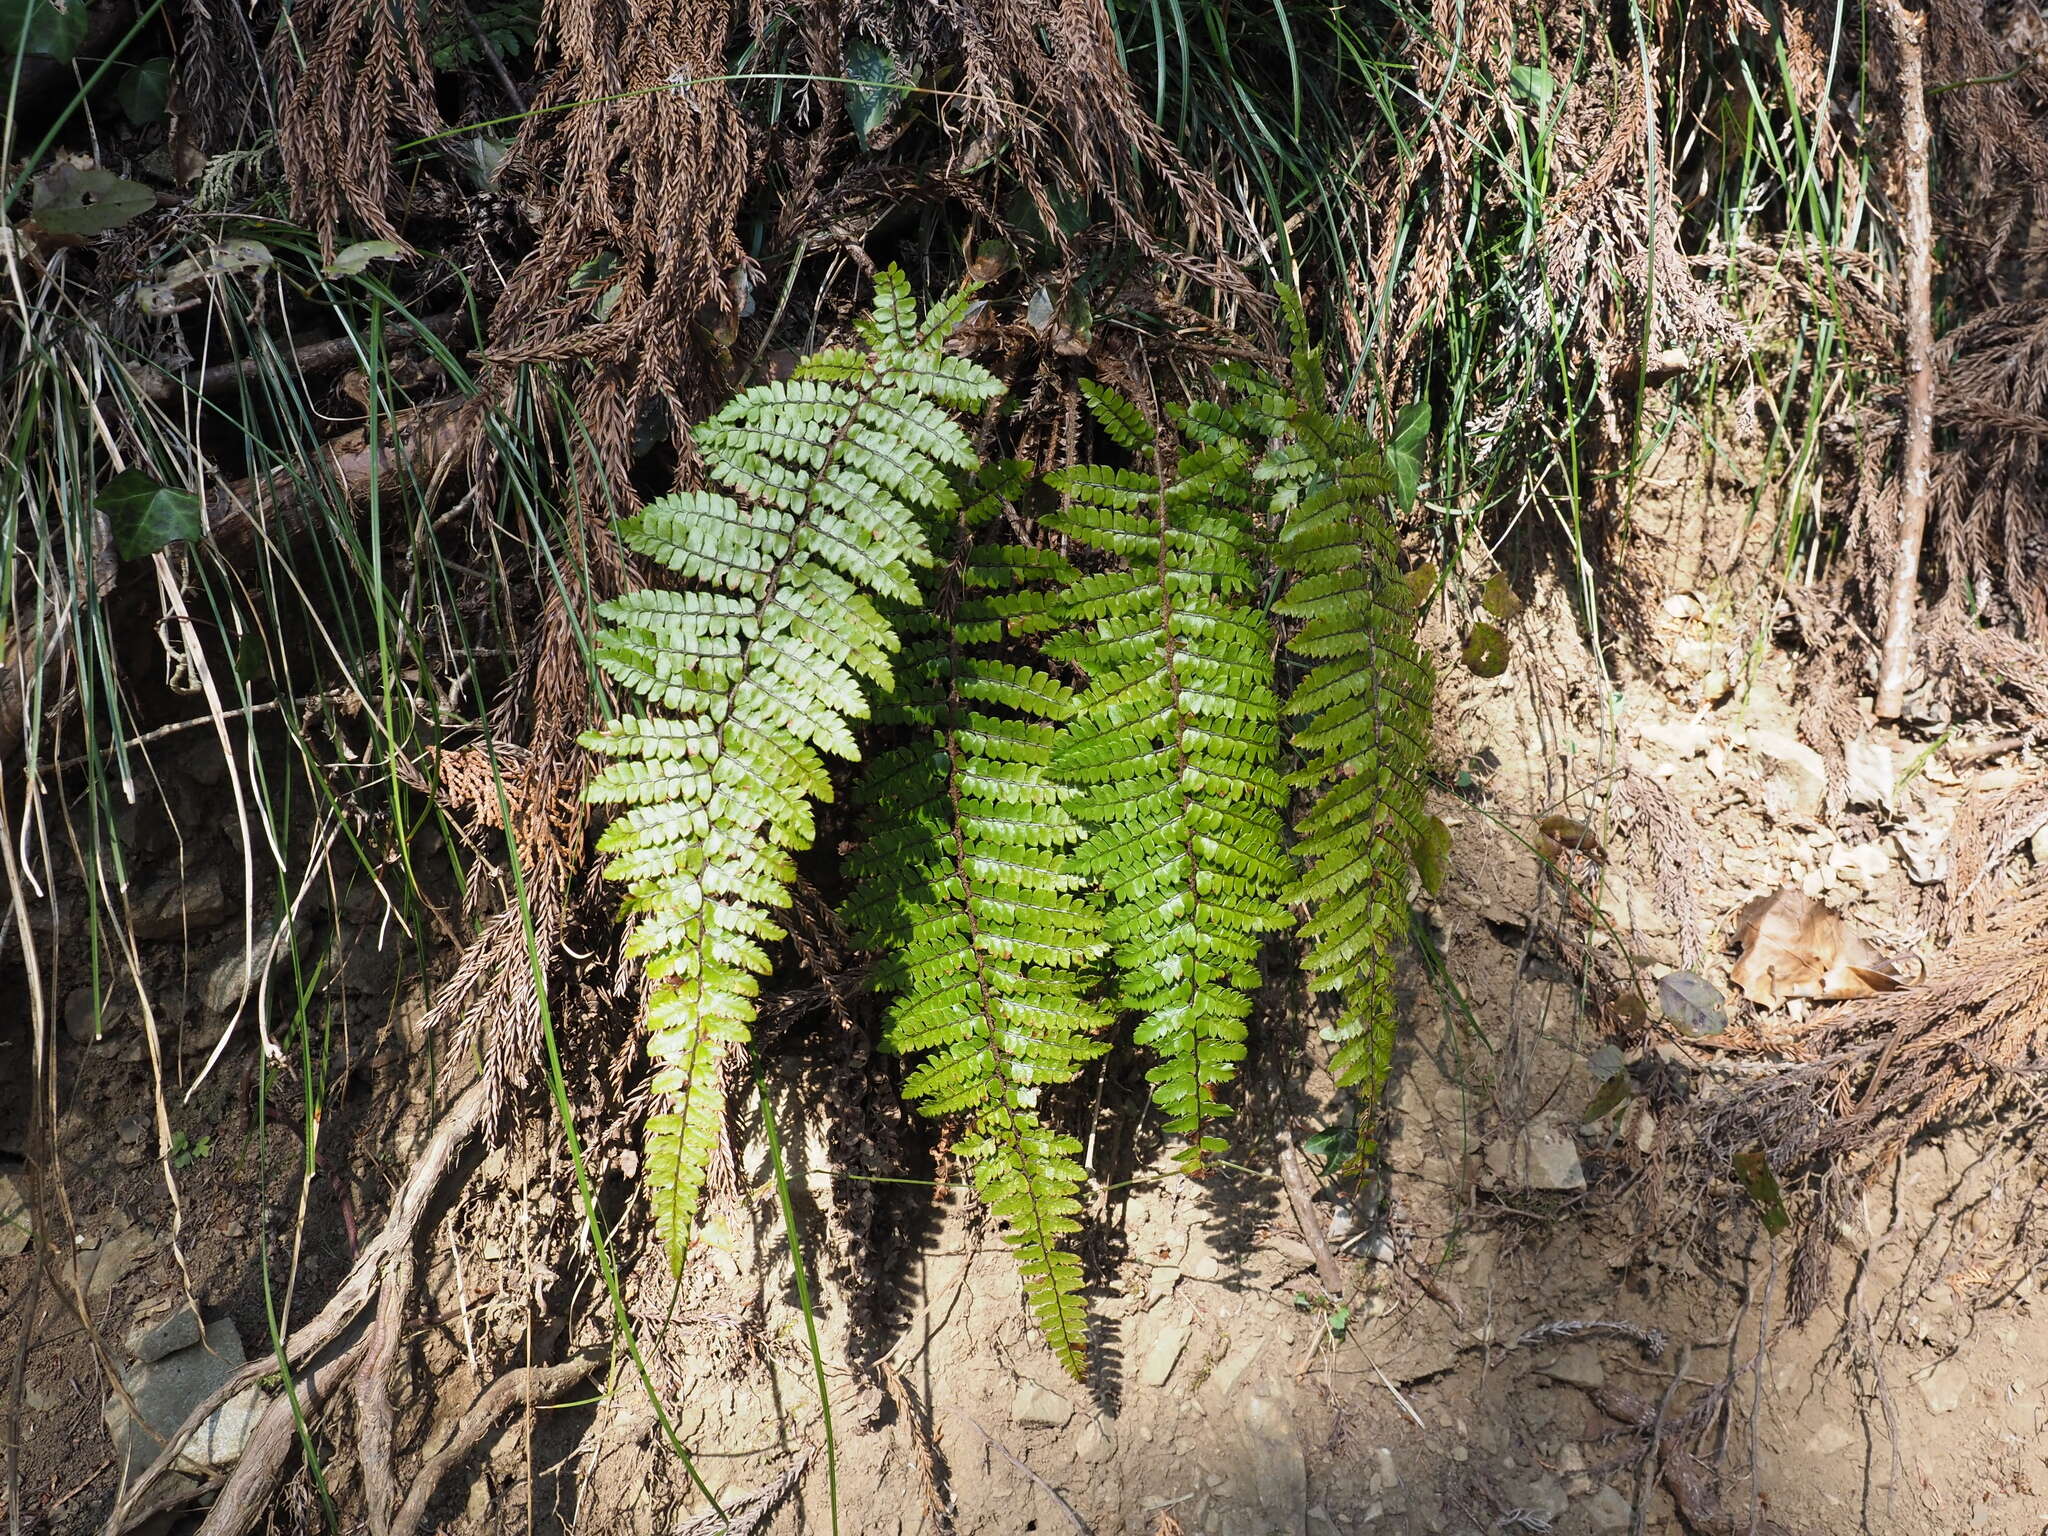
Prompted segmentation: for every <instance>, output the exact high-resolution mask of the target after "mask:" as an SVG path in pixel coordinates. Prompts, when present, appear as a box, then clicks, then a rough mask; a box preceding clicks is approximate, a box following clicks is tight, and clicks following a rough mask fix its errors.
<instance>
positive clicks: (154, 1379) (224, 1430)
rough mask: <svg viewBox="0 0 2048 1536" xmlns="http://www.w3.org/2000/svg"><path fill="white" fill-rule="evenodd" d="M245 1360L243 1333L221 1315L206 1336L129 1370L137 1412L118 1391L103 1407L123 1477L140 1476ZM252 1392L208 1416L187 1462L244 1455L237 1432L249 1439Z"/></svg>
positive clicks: (126, 1383) (127, 1381)
mask: <svg viewBox="0 0 2048 1536" xmlns="http://www.w3.org/2000/svg"><path fill="white" fill-rule="evenodd" d="M241 1363H242V1339H241V1335H239V1334H238V1333H236V1332H235V1325H234V1324H233V1323H232V1322H230V1321H228V1319H226V1318H224V1317H222V1318H216V1319H214V1321H212V1322H211V1323H208V1324H207V1325H206V1330H205V1333H204V1336H203V1337H202V1338H201V1340H200V1341H199V1342H198V1343H197V1344H194V1345H192V1346H191V1347H190V1348H187V1349H180V1350H177V1351H174V1352H173V1353H171V1354H168V1355H165V1356H163V1357H162V1358H161V1359H159V1360H153V1361H147V1362H144V1363H142V1364H138V1365H136V1366H134V1367H132V1368H131V1369H129V1370H127V1371H124V1372H123V1373H122V1375H121V1385H122V1386H123V1387H125V1388H126V1389H127V1392H128V1395H129V1397H131V1398H133V1399H134V1401H135V1408H134V1412H133V1413H132V1414H131V1412H130V1411H129V1407H128V1404H127V1403H126V1402H124V1401H123V1400H122V1398H121V1397H120V1396H119V1395H118V1394H116V1395H115V1396H113V1397H110V1398H109V1399H107V1405H106V1409H105V1412H104V1416H105V1419H106V1425H107V1432H108V1434H110V1435H111V1436H112V1437H113V1440H114V1451H115V1459H116V1460H117V1461H118V1462H119V1463H120V1464H121V1467H122V1476H124V1477H130V1478H132V1477H135V1476H136V1475H138V1474H139V1473H140V1472H141V1471H142V1469H143V1468H145V1467H147V1466H148V1465H149V1464H150V1463H151V1462H152V1461H154V1460H155V1459H156V1458H157V1456H158V1455H159V1454H160V1453H161V1450H162V1446H161V1444H160V1440H161V1439H162V1438H163V1437H168V1436H170V1435H171V1434H174V1433H175V1432H176V1431H177V1428H178V1426H179V1425H180V1424H183V1423H184V1422H185V1417H186V1415H187V1414H189V1413H191V1411H192V1410H193V1409H194V1408H197V1407H198V1406H199V1405H200V1404H201V1403H202V1402H204V1401H205V1400H206V1399H207V1398H209V1397H211V1396H212V1395H213V1394H214V1393H215V1392H216V1391H218V1390H219V1389H220V1387H221V1386H222V1385H223V1384H224V1383H225V1382H226V1381H227V1379H228V1378H229V1377H230V1376H232V1375H234V1373H235V1369H236V1367H238V1366H239V1365H241ZM250 1395H253V1394H244V1397H242V1398H236V1399H235V1400H234V1401H233V1402H230V1403H227V1404H225V1405H223V1406H222V1407H221V1408H220V1409H219V1410H218V1411H217V1412H216V1413H214V1414H213V1415H212V1416H211V1417H209V1418H208V1420H207V1421H206V1424H205V1426H204V1427H203V1428H202V1430H201V1433H200V1435H199V1436H198V1437H196V1438H195V1439H194V1441H193V1443H192V1445H191V1446H190V1447H189V1448H188V1450H187V1452H186V1456H185V1460H186V1461H187V1462H190V1463H194V1464H197V1465H199V1466H202V1467H208V1468H210V1467H214V1466H220V1465H225V1464H227V1463H226V1462H223V1461H219V1460H215V1459H214V1458H216V1457H226V1458H227V1461H232V1460H233V1459H234V1457H235V1456H238V1455H240V1454H241V1445H242V1441H241V1440H235V1439H234V1436H235V1434H236V1433H238V1432H239V1433H240V1434H241V1435H242V1440H246V1439H247V1425H248V1422H249V1419H250V1413H251V1410H250V1407H249V1405H248V1404H247V1403H246V1402H245V1401H244V1398H245V1397H248V1396H250ZM231 1409H232V1410H234V1412H232V1413H231V1412H230V1410H231ZM138 1419H139V1420H140V1422H138ZM145 1425H147V1426H149V1427H148V1428H145V1427H144V1426H145ZM151 1430H154V1431H155V1433H154V1434H152V1433H151Z"/></svg>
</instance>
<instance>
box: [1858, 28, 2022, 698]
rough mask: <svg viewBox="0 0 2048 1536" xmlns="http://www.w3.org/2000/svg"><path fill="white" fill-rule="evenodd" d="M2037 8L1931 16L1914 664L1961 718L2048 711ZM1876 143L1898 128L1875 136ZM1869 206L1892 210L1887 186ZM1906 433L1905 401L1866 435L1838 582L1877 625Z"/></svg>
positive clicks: (1883, 60) (1878, 91) (1885, 60)
mask: <svg viewBox="0 0 2048 1536" xmlns="http://www.w3.org/2000/svg"><path fill="white" fill-rule="evenodd" d="M2030 9H2031V8H2030V7H2021V6H2007V7H2002V8H2001V7H1985V6H1982V5H1978V4H1974V3H1964V0H1938V3H1935V4H1932V5H1929V6H1928V7H1927V10H1926V44H1925V47H1926V74H1927V79H1928V81H1929V84H1930V91H1929V97H1930V99H1929V101H1928V110H1929V113H1930V115H1931V117H1932V119H1933V124H1934V130H1935V149H1934V154H1935V163H1934V170H1933V185H1934V192H1935V222H1936V228H1935V234H1936V240H1937V246H1938V249H1939V251H1940V252H1941V257H1942V270H1941V272H1940V274H1939V284H1940V287H1939V289H1938V291H1937V297H1936V313H1935V323H1936V330H1937V351H1936V363H1937V368H1938V373H1937V378H1936V384H1935V401H1936V426H1937V434H1936V440H1935V456H1934V464H1933V472H1932V481H1933V497H1932V508H1931V517H1930V525H1929V530H1928V536H1927V546H1926V554H1925V556H1924V558H1923V564H1922V576H1923V584H1924V585H1925V586H1926V587H1928V588H1930V589H1931V591H1932V593H1933V594H1934V599H1933V603H1934V606H1933V611H1932V612H1930V613H1929V614H1928V615H1927V618H1926V622H1925V623H1924V624H1923V625H1922V626H1921V634H1920V638H1919V644H1918V659H1919V663H1920V667H1921V671H1922V674H1923V675H1924V677H1925V679H1926V687H1927V689H1928V692H1927V693H1926V694H1924V695H1923V698H1924V699H1925V700H1926V702H1927V703H1929V704H1932V705H1934V706H1936V707H1942V708H1951V709H1957V710H1963V709H1968V710H1971V711H1977V710H1982V709H1985V708H1993V707H2000V703H2001V701H2000V694H2001V692H2002V691H2003V692H2005V693H2007V694H2017V695H2018V696H2019V698H2020V699H2022V700H2025V701H2028V703H2027V707H2029V708H2032V709H2038V708H2041V707H2043V706H2044V705H2048V649H2044V642H2048V476H2044V470H2048V461H2044V459H2043V456H2042V440H2043V437H2044V435H2048V301H2044V300H2043V299H2042V298H2041V294H2042V293H2043V291H2044V290H2048V268H2044V267H2043V265H2042V258H2041V254H2040V250H2041V245H2042V242H2041V239H2040V231H2041V229H2042V227H2043V222H2042V221H2043V219H2044V218H2048V204H2044V203H2043V201H2042V199H2041V196H2040V190H2039V189H2040V188H2041V187H2042V186H2044V185H2048V72H2044V69H2043V65H2044V63H2048V49H2044V48H2043V47H2042V46H2041V39H2040V38H2039V37H2038V36H2037V35H2036V33H2037V32H2038V30H2039V27H2040V22H2039V16H2038V13H2035V14H2034V15H2033V16H2032V27H2031V29H2030V28H2029V26H2027V25H2025V23H2026V21H2027V17H2026V16H2024V15H2023V14H2022V13H2023V12H2026V11H2029V10H2030ZM2001 12H2002V14H2000V13H2001ZM1881 33H1882V29H1879V34H1880V35H1876V36H1874V37H1873V41H1872V46H1871V47H1870V51H1869V57H1868V66H1869V70H1870V77H1871V81H1872V85H1873V87H1874V95H1873V98H1872V99H1874V100H1877V101H1883V100H1884V99H1885V92H1886V90H1887V89H1888V87H1889V86H1890V85H1891V83H1892V75H1893V70H1894V62H1893V60H1892V59H1891V58H1890V56H1889V50H1888V46H1887V44H1886V41H1885V39H1884V37H1883V36H1882V35H1881ZM1877 131H1878V132H1879V133H1880V134H1885V133H1891V132H1895V128H1894V127H1893V125H1891V124H1890V123H1889V122H1886V121H1882V120H1881V121H1880V122H1879V124H1878V127H1877ZM1879 147H1880V148H1882V147H1883V146H1882V145H1880V146H1879ZM1879 163H1880V164H1882V163H1883V157H1882V156H1880V158H1879ZM1880 180H1882V178H1880ZM1874 190H1875V191H1876V192H1877V193H1878V194H1879V195H1880V196H1883V197H1886V198H1888V199H1893V200H1896V198H1897V197H1898V196H1899V191H1898V189H1897V188H1894V187H1890V186H1888V185H1882V184H1881V185H1879V186H1878V187H1877V188H1875V189H1874ZM1898 417H1899V407H1898V402H1897V401H1896V399H1880V400H1879V401H1877V402H1876V403H1875V404H1874V405H1873V406H1872V407H1871V408H1870V409H1868V410H1866V411H1865V412H1864V414H1863V418H1862V420H1861V422H1860V424H1859V430H1858V431H1857V433H1856V434H1855V435H1856V437H1857V439H1858V441H1857V443H1856V446H1855V450H1854V453H1855V462H1856V467H1857V474H1856V478H1855V495H1854V499H1853V504H1852V508H1851V522H1850V530H1851V531H1850V538H1849V541H1848V549H1849V552H1850V559H1849V560H1848V561H1847V562H1846V567H1845V571H1844V575H1845V577H1846V583H1847V587H1848V592H1849V594H1850V596H1851V598H1852V599H1853V600H1854V601H1856V602H1857V604H1858V605H1859V606H1862V607H1865V608H1866V609H1870V608H1874V606H1875V604H1876V603H1877V601H1878V599H1879V594H1881V593H1882V592H1883V591H1884V589H1885V588H1886V586H1887V585H1888V584H1889V582H1890V579H1891V567H1892V563H1893V560H1894V558H1895V551H1896V545H1897V538H1896V530H1897V528H1898V520H1899V479H1898V465H1897V460H1898V457H1899V443H1900V441H1901V436H1900V432H1899V424H1898ZM1987 626H1988V627H1987ZM2010 702H2011V701H2010V699H2007V700H2006V701H2005V705H2006V706H2008V707H2009V705H2010Z"/></svg>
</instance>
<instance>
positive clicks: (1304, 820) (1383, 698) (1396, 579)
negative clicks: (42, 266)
mask: <svg viewBox="0 0 2048 1536" xmlns="http://www.w3.org/2000/svg"><path fill="white" fill-rule="evenodd" d="M1281 297H1282V300H1283V303H1284V306H1285V308H1286V311H1287V314H1288V318H1289V320H1290V322H1291V324H1292V328H1293V331H1294V342H1295V345H1294V378H1293V380H1292V382H1291V384H1289V385H1288V386H1286V387H1285V388H1282V387H1280V386H1278V385H1270V386H1269V388H1268V389H1267V390H1266V391H1263V394H1264V399H1263V402H1262V404H1263V407H1264V408H1265V409H1266V410H1267V411H1269V412H1271V413H1272V414H1273V415H1274V416H1275V417H1277V420H1275V422H1274V425H1275V426H1276V427H1278V428H1279V429H1280V430H1279V431H1278V432H1276V434H1275V441H1274V445H1273V447H1272V449H1271V450H1270V451H1269V452H1268V454H1267V455H1266V458H1265V460H1264V461H1263V462H1262V463H1261V465H1260V468H1259V474H1260V477H1261V479H1262V480H1264V481H1266V482H1267V483H1269V484H1270V485H1271V486H1272V487H1273V502H1272V504H1273V507H1274V509H1275V512H1276V513H1277V514H1278V515H1279V516H1280V518H1281V520H1282V521H1281V535H1280V539H1279V545H1278V549H1277V556H1278V561H1279V564H1280V566H1281V568H1282V570H1283V571H1284V572H1286V573H1287V576H1288V584H1287V587H1286V590H1285V593H1284V594H1283V596H1282V597H1281V599H1280V601H1278V602H1277V603H1275V604H1274V611H1275V612H1276V613H1278V614H1279V615H1281V616H1282V617H1284V618H1289V619H1293V620H1296V621H1297V622H1298V624H1299V628H1297V629H1296V630H1295V631H1294V632H1293V634H1292V635H1291V636H1290V637H1289V639H1288V641H1287V649H1288V650H1289V651H1290V652H1291V653H1292V654H1293V655H1294V656H1296V657H1297V658H1299V659H1300V660H1301V661H1302V662H1303V663H1304V664H1305V665H1306V666H1307V669H1308V670H1307V673H1306V675H1305V676H1303V677H1302V678H1301V679H1300V681H1299V682H1298V683H1297V684H1296V685H1295V687H1294V688H1293V690H1292V691H1291V692H1290V693H1289V695H1288V698H1287V713H1288V715H1289V716H1290V717H1291V719H1292V720H1293V721H1294V723H1295V725H1296V733H1295V735H1294V737H1293V746H1294V748H1295V750H1296V752H1298V753H1299V754H1300V758H1301V767H1300V768H1299V770H1298V771H1297V772H1296V773H1294V774H1293V776H1292V778H1291V780H1290V782H1291V784H1292V786H1293V787H1294V788H1295V789H1297V790H1299V791H1301V792H1302V802H1301V805H1300V808H1299V810H1298V812H1297V814H1296V817H1295V824H1294V832H1295V846H1294V854H1295V857H1296V859H1297V860H1299V861H1300V862H1301V864H1302V865H1303V866H1304V870H1305V873H1304V874H1303V875H1302V877H1301V879H1300V880H1299V881H1298V882H1297V883H1296V884H1295V885H1294V886H1293V887H1292V888H1291V889H1290V890H1289V892H1288V894H1287V899H1288V900H1289V901H1290V902H1295V903H1299V904H1301V905H1303V906H1305V907H1306V908H1307V910H1308V916H1307V919H1306V920H1305V921H1304V922H1303V924H1302V927H1301V934H1302V937H1303V939H1304V940H1305V941H1306V942H1305V944H1304V946H1303V956H1302V963H1303V967H1304V969H1306V970H1307V971H1308V973H1309V978H1310V983H1311V985H1312V986H1313V987H1314V988H1315V989H1316V990H1318V991H1332V992H1335V993H1336V995H1337V1000H1338V1011H1337V1017H1336V1019H1335V1021H1334V1022H1333V1023H1331V1024H1329V1025H1327V1026H1326V1027H1325V1028H1324V1030H1323V1038H1324V1039H1325V1040H1328V1041H1329V1042H1330V1043H1331V1044H1333V1045H1334V1046H1335V1047H1336V1050H1335V1052H1334V1053H1333V1054H1332V1057H1331V1061H1330V1070H1331V1073H1332V1075H1333V1076H1334V1077H1335V1078H1336V1080H1337V1082H1338V1083H1339V1084H1340V1085H1341V1086H1344V1087H1355V1088H1359V1089H1361V1090H1362V1095H1363V1097H1364V1098H1365V1099H1366V1101H1367V1102H1368V1103H1372V1102H1375V1101H1376V1100H1377V1098H1378V1096H1379V1093H1380V1090H1381V1089H1382V1088H1383V1087H1384V1086H1385V1085H1386V1080H1387V1073H1388V1070H1389V1068H1390V1067H1391V1065H1392V1059H1393V1046H1394V1023H1395V1013H1394V965H1395V959H1396V956H1397V954H1398V952H1399V946H1400V944H1401V943H1402V941H1403V939H1404V937H1405V935H1406V932H1407V925H1408V881H1409V872H1410V867H1411V861H1412V860H1413V859H1414V858H1415V856H1416V854H1417V852H1418V849H1419V847H1420V844H1421V842H1422V840H1423V838H1424V835H1425V830H1426V828H1427V826H1428V825H1429V823H1430V818H1429V816H1428V815H1427V813H1426V812H1425V810H1424V808H1423V799H1422V785H1423V780H1424V775H1425V768H1426V757H1427V751H1428V736H1429V721H1430V697H1431V691H1432V680H1431V677H1430V672H1429V666H1428V663H1427V662H1426V661H1425V660H1424V659H1423V656H1422V652H1421V649H1420V647H1418V646H1417V644H1416V642H1415V600H1414V597H1413V595H1412V593H1411V590H1410V587H1409V584H1408V582H1407V580H1406V579H1405V578H1404V577H1403V575H1402V573H1401V569H1400V548H1399V544H1398V542H1397V538H1396V534H1395V530H1394V523H1393V518H1392V515H1391V511H1390V497H1391V494H1392V491H1393V481H1392V479H1391V478H1390V477H1389V475H1388V473H1387V467H1386V461H1385V460H1384V458H1383V457H1382V456H1381V454H1380V452H1379V449H1378V447H1377V445H1375V444H1374V443H1373V441H1372V440H1371V438H1370V437H1369V436H1368V435H1367V433H1366V432H1365V431H1364V429H1363V428H1361V427H1360V426H1359V424H1358V423H1357V422H1355V421H1352V420H1349V419H1348V418H1340V417H1336V416H1333V415H1332V414H1331V413H1330V412H1329V411H1327V410H1326V409H1324V407H1323V404H1322V402H1323V400H1324V398H1325V388H1324V384H1323V377H1322V370H1321V367H1320V364H1319V362H1318V360H1317V359H1316V356H1315V354H1314V353H1313V352H1312V351H1310V350H1309V347H1308V345H1307V339H1306V333H1305V327H1304V325H1303V323H1302V318H1301V309H1300V306H1299V304H1298V302H1296V300H1295V298H1294V296H1293V295H1292V294H1291V293H1283V294H1282V295H1281Z"/></svg>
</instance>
